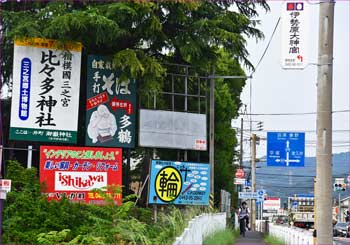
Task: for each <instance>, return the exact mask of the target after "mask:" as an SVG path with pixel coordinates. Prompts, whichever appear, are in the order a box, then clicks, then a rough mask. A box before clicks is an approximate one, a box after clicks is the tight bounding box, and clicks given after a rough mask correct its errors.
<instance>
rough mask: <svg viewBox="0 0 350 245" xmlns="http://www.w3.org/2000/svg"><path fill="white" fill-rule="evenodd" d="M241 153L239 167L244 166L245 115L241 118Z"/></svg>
mask: <svg viewBox="0 0 350 245" xmlns="http://www.w3.org/2000/svg"><path fill="white" fill-rule="evenodd" d="M240 143H241V144H240V149H239V152H240V155H239V167H240V168H242V167H243V117H242V118H241V140H240Z"/></svg>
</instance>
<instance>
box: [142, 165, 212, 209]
mask: <svg viewBox="0 0 350 245" xmlns="http://www.w3.org/2000/svg"><path fill="white" fill-rule="evenodd" d="M209 192H210V166H209V164H207V163H192V162H173V161H162V160H152V164H151V175H150V187H149V195H148V202H149V203H153V204H170V203H171V204H184V205H208V203H209Z"/></svg>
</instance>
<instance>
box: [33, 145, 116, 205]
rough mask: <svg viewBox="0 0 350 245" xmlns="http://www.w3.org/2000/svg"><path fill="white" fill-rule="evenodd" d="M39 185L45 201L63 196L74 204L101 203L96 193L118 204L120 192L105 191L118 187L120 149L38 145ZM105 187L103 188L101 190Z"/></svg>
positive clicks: (100, 197)
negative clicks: (42, 187)
mask: <svg viewBox="0 0 350 245" xmlns="http://www.w3.org/2000/svg"><path fill="white" fill-rule="evenodd" d="M40 182H41V183H43V184H44V186H45V189H44V190H43V192H44V193H46V194H47V195H48V199H49V200H52V199H54V200H60V199H61V198H62V197H64V196H66V197H67V198H68V199H69V200H71V201H74V202H86V203H90V204H104V203H105V199H104V197H103V196H102V195H101V194H100V193H99V192H97V191H96V189H98V188H103V190H105V191H104V193H105V194H106V195H107V196H110V197H112V195H113V199H114V201H115V202H116V203H117V204H121V200H122V195H121V193H113V191H110V190H109V189H112V187H113V186H120V187H121V185H122V150H121V149H120V148H97V147H71V146H41V147H40ZM105 188H107V189H105Z"/></svg>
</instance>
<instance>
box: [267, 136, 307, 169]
mask: <svg viewBox="0 0 350 245" xmlns="http://www.w3.org/2000/svg"><path fill="white" fill-rule="evenodd" d="M304 154H305V133H302V132H268V133H267V157H266V161H267V166H274V167H303V166H304V158H305V156H304Z"/></svg>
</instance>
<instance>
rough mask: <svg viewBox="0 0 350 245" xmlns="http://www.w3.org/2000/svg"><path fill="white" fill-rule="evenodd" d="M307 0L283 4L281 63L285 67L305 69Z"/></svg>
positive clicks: (290, 1)
mask: <svg viewBox="0 0 350 245" xmlns="http://www.w3.org/2000/svg"><path fill="white" fill-rule="evenodd" d="M308 5H309V4H308V3H307V1H301V0H297V1H294V0H288V1H284V2H283V4H282V6H283V10H282V28H281V29H282V38H281V41H282V45H281V48H282V50H281V63H282V68H284V69H304V68H305V67H306V65H307V62H308V61H307V59H308V55H309V54H308V52H309V51H308V45H307V44H308V36H309V33H308V28H309V27H308V25H309V20H308V18H309V14H308Z"/></svg>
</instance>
